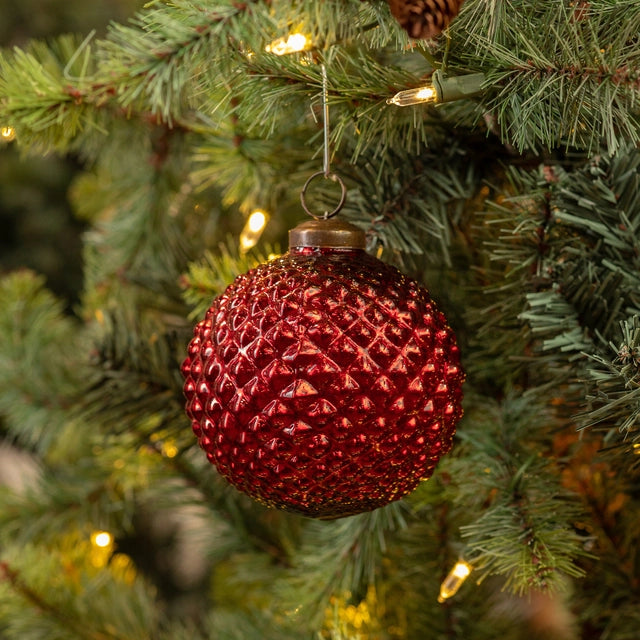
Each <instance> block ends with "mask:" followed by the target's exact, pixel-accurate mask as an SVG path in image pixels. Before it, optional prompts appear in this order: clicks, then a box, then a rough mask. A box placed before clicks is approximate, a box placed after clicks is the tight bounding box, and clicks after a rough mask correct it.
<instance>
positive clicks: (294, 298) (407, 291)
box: [182, 248, 464, 518]
mask: <svg viewBox="0 0 640 640" xmlns="http://www.w3.org/2000/svg"><path fill="white" fill-rule="evenodd" d="M182 370H183V375H184V377H185V385H184V391H185V395H186V397H187V405H186V410H187V414H188V415H189V417H190V418H191V420H192V427H193V431H194V433H195V434H196V436H197V438H198V440H199V443H200V446H201V447H202V448H203V449H204V451H205V452H206V454H207V457H208V459H209V461H210V462H211V463H212V464H214V465H215V466H216V467H217V469H218V471H219V473H220V474H222V475H223V476H224V477H225V478H226V479H227V480H228V481H229V482H230V483H231V484H232V485H234V486H235V487H236V488H237V489H239V490H240V491H243V492H244V493H246V494H248V495H250V496H252V497H253V498H254V499H256V500H258V501H260V502H262V503H264V504H266V505H269V506H274V507H278V508H281V509H286V510H288V511H292V512H296V513H299V514H303V515H306V516H311V517H319V518H336V517H340V516H346V515H352V514H355V513H360V512H364V511H370V510H372V509H376V508H378V507H381V506H383V505H386V504H388V503H389V502H391V501H393V500H398V499H399V498H402V497H403V496H405V495H407V494H408V493H409V492H411V491H412V490H413V489H415V487H416V486H417V485H418V483H419V482H420V481H421V480H425V479H427V478H429V477H430V476H431V474H432V473H433V470H434V468H435V466H436V464H437V463H438V460H439V459H440V457H441V456H442V455H443V454H444V453H446V452H447V451H449V449H450V448H451V446H452V439H453V436H454V432H455V425H456V423H457V421H458V420H459V419H460V417H461V415H462V408H461V400H462V390H461V387H462V383H463V379H464V374H463V372H462V368H461V366H460V360H459V352H458V347H457V345H456V341H455V336H454V334H453V332H452V330H451V329H450V328H449V326H448V325H447V322H446V320H445V318H444V316H443V314H442V313H441V312H439V311H438V310H437V308H436V306H435V304H434V302H433V301H432V300H431V298H430V297H429V294H428V292H427V291H426V289H424V288H422V287H421V286H420V285H419V284H418V283H417V282H415V281H414V280H412V279H410V278H407V277H405V276H404V275H403V274H402V273H400V271H398V270H397V269H396V268H394V267H391V266H389V265H387V264H385V263H383V262H381V261H380V260H377V259H375V258H373V257H371V256H369V255H368V254H367V253H365V252H364V251H363V250H361V249H349V248H347V249H332V248H315V249H314V248H293V249H291V250H290V251H289V253H287V254H285V255H284V256H282V257H280V258H278V259H275V260H272V261H271V262H268V263H266V264H262V265H260V266H258V267H257V268H255V269H253V270H251V271H249V272H248V273H246V274H245V275H242V276H239V277H238V278H236V280H235V281H234V283H233V284H231V285H230V286H229V287H228V288H227V290H226V291H225V293H224V294H223V295H221V296H219V297H218V298H216V299H215V300H214V301H213V303H212V305H211V307H210V309H209V310H208V312H207V314H206V317H205V318H204V320H202V321H201V322H199V323H198V324H197V325H196V327H195V330H194V337H193V339H192V340H191V342H190V344H189V347H188V357H187V358H186V360H185V361H184V363H183V367H182Z"/></svg>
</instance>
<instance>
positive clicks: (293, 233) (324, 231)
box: [289, 218, 367, 249]
mask: <svg viewBox="0 0 640 640" xmlns="http://www.w3.org/2000/svg"><path fill="white" fill-rule="evenodd" d="M366 246H367V240H366V237H365V235H364V231H362V229H359V228H358V227H356V226H355V225H352V224H350V223H349V222H344V221H343V220H336V219H335V218H329V219H326V220H324V219H322V220H307V221H306V222H303V223H301V224H299V225H298V226H297V227H294V228H293V229H290V230H289V248H290V249H292V248H294V247H318V248H322V247H326V248H332V249H365V248H366Z"/></svg>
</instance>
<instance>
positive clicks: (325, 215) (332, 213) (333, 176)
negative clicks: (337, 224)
mask: <svg viewBox="0 0 640 640" xmlns="http://www.w3.org/2000/svg"><path fill="white" fill-rule="evenodd" d="M320 177H323V178H325V179H327V180H333V182H337V183H338V184H339V185H340V189H341V194H340V202H338V205H337V206H336V208H335V209H334V210H333V211H325V212H324V213H323V214H322V215H318V214H317V213H313V211H311V209H309V207H308V206H307V201H306V194H307V189H308V188H309V185H310V184H311V183H312V182H313V181H314V180H315V179H316V178H320ZM346 199H347V187H346V186H345V184H344V182H343V181H342V178H341V177H340V176H339V175H338V174H336V173H324V171H316V173H313V174H311V175H310V176H309V178H308V179H307V181H306V182H305V183H304V187H302V192H301V193H300V202H301V203H302V208H303V209H304V210H305V212H306V213H307V214H309V215H310V216H311V217H312V218H315V219H316V220H327V219H329V218H333V216H335V215H336V214H337V213H338V212H339V211H340V209H342V207H343V206H344V202H345V200H346Z"/></svg>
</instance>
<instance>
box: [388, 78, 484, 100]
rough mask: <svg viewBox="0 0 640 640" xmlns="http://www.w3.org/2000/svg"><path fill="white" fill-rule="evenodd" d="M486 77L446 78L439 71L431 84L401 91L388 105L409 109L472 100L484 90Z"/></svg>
mask: <svg viewBox="0 0 640 640" xmlns="http://www.w3.org/2000/svg"><path fill="white" fill-rule="evenodd" d="M484 83H485V76H484V74H482V73H470V74H468V75H465V76H452V77H449V78H446V77H445V76H443V74H442V71H440V69H437V70H436V71H434V72H433V75H432V76H431V83H430V84H428V85H425V86H422V87H416V88H414V89H405V90H404V91H399V92H398V93H396V94H395V95H394V96H393V97H392V98H389V99H388V100H387V104H395V105H396V106H398V107H408V106H411V105H414V104H424V103H440V102H451V101H453V100H462V99H463V98H470V97H472V96H475V95H477V94H478V93H481V92H482V91H483V90H484Z"/></svg>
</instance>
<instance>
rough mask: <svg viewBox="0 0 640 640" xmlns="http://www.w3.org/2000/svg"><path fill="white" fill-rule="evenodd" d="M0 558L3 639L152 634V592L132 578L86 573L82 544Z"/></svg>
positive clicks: (111, 639)
mask: <svg viewBox="0 0 640 640" xmlns="http://www.w3.org/2000/svg"><path fill="white" fill-rule="evenodd" d="M83 554H84V555H83ZM3 557H4V560H3V561H2V563H1V564H0V589H1V590H2V592H3V593H2V599H3V604H4V606H3V607H2V609H1V610H0V621H2V625H3V634H4V635H5V637H6V638H9V639H13V638H16V639H17V638H22V639H31V638H34V639H35V638H42V637H47V638H51V639H52V640H63V639H68V638H77V639H78V640H136V639H139V640H142V639H143V638H144V639H145V640H148V638H149V637H153V636H154V635H155V630H156V629H157V623H158V621H157V618H156V611H155V607H154V606H153V604H154V603H153V595H154V594H153V592H152V590H151V589H149V587H148V586H147V585H146V584H144V583H143V581H142V580H141V579H140V578H139V577H137V576H136V577H135V578H134V580H133V581H132V582H131V581H130V582H129V584H127V582H126V580H123V579H122V577H118V576H117V572H116V571H115V570H114V569H113V568H107V569H106V570H103V571H101V572H97V571H96V569H95V567H94V568H93V569H91V564H90V558H89V550H88V548H87V546H86V545H84V546H83V545H78V546H76V548H75V550H74V551H71V550H70V549H68V548H66V549H64V550H63V549H61V548H49V549H40V550H38V549H35V548H34V547H22V548H21V549H20V550H19V551H18V550H16V549H9V550H6V549H5V551H4V553H3ZM65 563H66V564H65ZM52 583H53V584H55V588H52ZM12 613H13V614H17V615H11V614H12Z"/></svg>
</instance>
